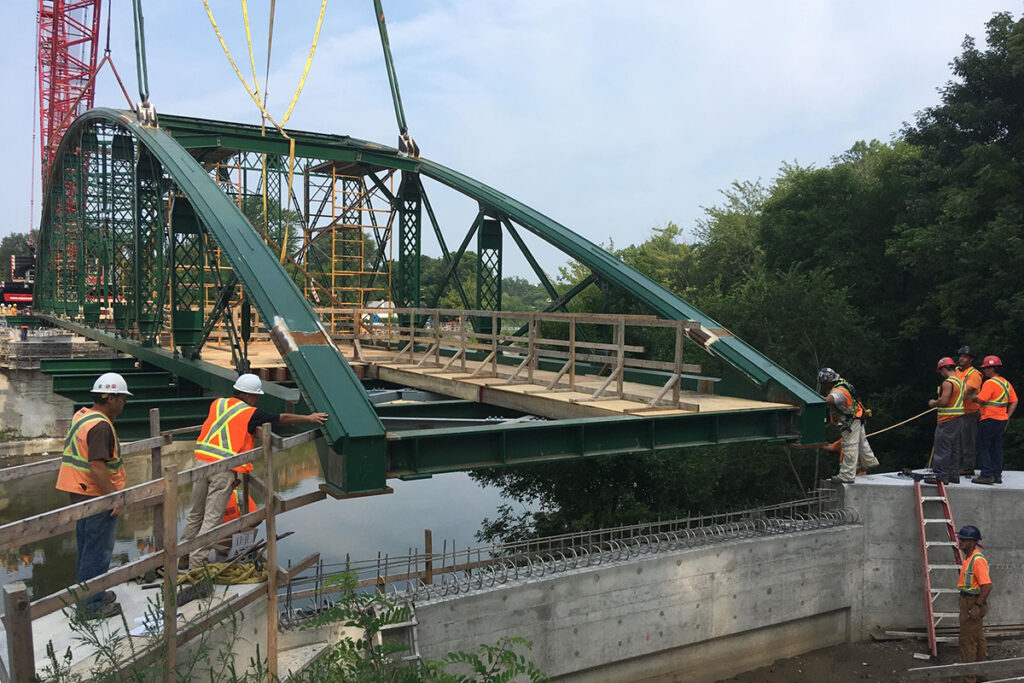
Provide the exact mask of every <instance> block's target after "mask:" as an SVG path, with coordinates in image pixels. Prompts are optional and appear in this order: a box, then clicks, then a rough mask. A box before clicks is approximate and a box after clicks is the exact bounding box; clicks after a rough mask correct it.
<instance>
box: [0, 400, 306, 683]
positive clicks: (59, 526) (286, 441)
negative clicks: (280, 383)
mask: <svg viewBox="0 0 1024 683" xmlns="http://www.w3.org/2000/svg"><path fill="white" fill-rule="evenodd" d="M159 424H160V416H159V412H158V411H157V410H156V409H154V410H153V411H152V412H151V413H150V429H151V433H153V432H155V434H154V435H153V436H151V437H150V438H148V439H142V440H140V441H135V442H130V443H125V444H122V445H121V454H122V455H125V454H129V453H139V452H143V451H145V450H149V451H150V452H151V457H152V461H153V464H154V466H155V467H157V466H159V465H160V462H161V460H160V459H161V453H160V449H161V448H162V447H163V446H166V445H169V444H170V443H171V435H170V432H171V431H173V432H174V433H183V430H181V429H178V430H169V431H166V432H160V431H159ZM198 430H199V427H198V426H197V427H194V428H192V429H191V431H198ZM317 438H320V431H319V430H311V431H308V432H304V433H302V434H298V435H295V436H291V437H286V438H281V437H278V436H276V435H273V434H271V432H270V425H269V424H266V425H263V432H262V443H261V445H260V446H259V447H258V448H254V449H253V450H251V451H246V452H244V453H239V454H238V455H235V456H233V457H231V458H226V459H224V460H220V461H218V462H215V463H207V464H201V465H199V466H198V467H193V468H192V469H188V470H184V471H181V472H179V471H178V466H177V465H167V466H166V467H163V468H162V469H160V468H157V469H154V470H153V471H154V472H155V473H157V472H159V473H160V475H161V476H159V477H158V478H155V479H153V480H150V481H148V482H144V483H142V484H138V485H135V486H131V487H128V488H125V489H122V490H121V491H117V492H116V493H111V494H108V495H105V496H98V497H96V498H93V499H91V500H87V501H83V502H81V503H75V504H74V505H68V506H66V507H62V508H58V509H56V510H52V511H50V512H45V513H43V514H40V515H35V516H34V517H29V518H26V519H22V520H18V521H16V522H11V523H9V524H5V525H3V526H0V550H8V549H11V548H16V547H18V546H21V545H24V544H26V543H32V542H35V541H39V540H42V539H45V538H51V537H53V536H57V535H59V534H63V533H66V532H68V531H71V530H72V529H74V528H75V525H76V523H77V521H78V520H80V519H83V518H85V517H89V516H92V515H95V514H97V513H99V512H103V511H110V510H113V509H114V508H122V514H123V513H125V512H132V511H135V510H141V509H147V508H154V514H155V515H159V517H160V522H161V523H160V525H159V526H158V525H156V524H154V535H156V532H157V530H158V529H159V530H160V532H161V535H162V538H161V539H157V540H158V545H156V551H155V552H152V553H148V554H146V555H143V556H141V557H139V558H137V559H136V560H133V561H132V562H129V563H127V564H124V565H121V566H120V567H116V568H114V569H111V570H110V571H108V572H107V573H105V574H102V575H100V576H97V577H95V578H94V579H91V580H90V581H88V583H87V584H86V583H80V584H76V585H73V586H69V587H68V588H66V589H64V590H61V591H58V592H56V593H54V594H52V595H47V596H44V597H40V598H38V599H36V600H34V601H29V599H28V592H27V588H25V585H24V583H22V582H15V583H11V584H7V585H5V586H4V600H5V616H4V617H3V620H4V625H5V628H6V630H7V633H8V662H7V665H8V670H9V671H10V672H11V673H12V675H13V676H14V677H13V678H12V679H11V680H29V677H31V675H34V672H35V658H34V657H35V655H34V652H33V649H32V622H33V620H35V619H40V618H42V617H44V616H46V615H47V614H51V613H53V612H56V611H58V610H60V609H63V608H65V607H72V606H73V605H74V603H76V602H78V601H80V600H82V599H84V598H87V597H89V596H92V595H96V594H98V593H101V592H103V591H105V590H107V589H109V588H111V587H113V586H116V585H118V584H121V583H124V582H125V581H128V580H130V579H132V578H135V577H137V576H141V575H143V574H145V573H146V572H148V571H150V570H153V569H156V568H157V567H163V569H164V583H163V599H162V602H163V605H162V608H163V621H164V623H163V636H162V638H163V640H162V641H161V642H155V643H153V644H152V645H151V646H150V647H148V648H146V649H145V650H144V651H143V652H142V653H140V655H139V657H138V658H137V659H136V661H135V663H136V664H138V663H140V662H143V661H149V659H151V655H152V654H153V653H155V652H157V651H158V650H159V649H160V646H161V645H162V644H166V657H167V666H166V667H165V669H164V672H165V673H164V680H168V681H169V680H176V679H174V678H173V673H174V663H175V658H176V653H177V648H178V646H180V645H181V644H184V643H185V642H187V641H188V640H190V639H192V638H194V637H195V636H196V635H198V634H199V633H201V631H202V629H197V628H195V625H190V626H188V627H186V628H185V629H183V630H182V632H180V633H179V632H178V626H177V621H176V619H175V617H176V614H177V605H176V592H177V567H178V560H179V558H181V557H187V556H188V554H189V553H191V552H193V551H194V550H198V549H202V548H205V547H210V546H212V545H213V544H214V543H215V542H216V541H217V540H219V539H221V538H223V537H224V536H227V535H230V534H232V533H234V532H236V531H239V530H242V529H246V528H252V527H255V526H257V525H259V524H260V523H261V522H265V523H266V525H267V560H268V563H267V565H268V567H269V568H271V570H272V571H269V572H268V581H267V583H266V584H264V585H263V586H262V587H261V589H260V590H256V591H254V592H253V593H252V594H247V595H246V596H245V597H246V600H245V603H244V604H249V603H250V602H252V601H253V600H256V599H258V598H261V597H264V598H266V599H267V627H268V630H267V634H268V635H267V649H266V650H265V652H266V654H267V659H268V667H270V670H271V671H273V672H276V671H277V585H278V581H279V579H280V580H281V582H287V581H290V580H291V577H292V576H293V575H294V574H295V573H296V572H295V571H294V570H293V571H290V572H285V571H284V570H282V569H281V568H280V567H278V566H277V545H276V541H277V537H276V516H277V515H278V514H280V513H282V512H284V511H286V510H294V509H295V508H297V507H301V506H302V505H308V504H310V503H313V502H316V501H319V500H323V499H324V498H325V494H324V493H322V492H319V491H317V492H314V493H311V494H307V495H304V496H300V497H299V498H296V499H289V500H284V499H282V498H281V497H280V496H278V495H277V494H276V493H275V489H274V483H273V479H274V472H273V462H274V455H275V454H276V453H279V452H280V451H283V450H287V449H290V448H293V447H295V446H298V445H300V444H303V443H307V442H310V441H314V440H316V439H317ZM257 457H259V458H261V459H262V461H263V464H264V477H265V480H264V481H262V482H261V483H260V486H261V488H262V489H263V490H264V491H265V492H266V500H267V504H266V505H265V506H264V507H263V508H260V509H259V510H256V511H255V512H251V513H248V514H245V515H242V516H241V517H239V518H237V519H234V520H232V521H230V522H228V523H226V524H221V525H219V526H217V527H214V528H213V529H211V530H209V531H207V532H206V533H203V534H199V535H197V536H196V537H195V538H193V539H191V540H190V541H187V542H184V543H179V542H178V519H177V509H178V507H177V497H178V491H179V489H180V488H181V487H182V486H186V485H188V484H192V483H194V482H196V481H199V480H201V479H207V478H209V477H211V476H213V475H214V474H218V473H220V472H226V471H228V470H230V469H232V468H234V467H238V466H240V465H243V464H245V463H247V462H249V461H250V460H252V459H254V458H257ZM59 460H60V459H59V458H57V459H56V461H57V463H56V467H53V469H54V470H56V469H57V468H59V466H60V462H59ZM50 463H52V461H49V460H48V461H43V462H42V463H33V465H32V466H24V467H30V468H33V469H31V470H22V471H23V472H24V474H22V476H28V475H29V474H37V473H39V472H40V471H43V472H45V471H49V470H48V469H39V468H38V467H36V466H39V465H43V464H46V465H47V467H52V465H51V464H50ZM11 469H22V468H11ZM16 478H17V477H16V476H11V477H8V478H7V481H10V480H12V479H16ZM300 499H301V500H300ZM273 569H276V571H273ZM231 604H232V605H233V609H241V607H242V606H244V605H243V604H241V603H237V604H236V603H235V602H232V603H231ZM231 609H232V608H229V609H223V610H218V611H217V614H219V617H218V618H216V619H206V620H204V628H209V627H210V626H212V625H213V624H215V623H216V622H218V621H220V620H221V619H223V618H225V617H227V616H228V615H229V614H230V613H231ZM15 672H31V673H30V674H29V677H21V676H20V675H19V674H17V673H15Z"/></svg>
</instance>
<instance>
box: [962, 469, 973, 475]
mask: <svg viewBox="0 0 1024 683" xmlns="http://www.w3.org/2000/svg"><path fill="white" fill-rule="evenodd" d="M960 474H963V475H965V476H968V477H973V476H974V470H967V469H963V470H960Z"/></svg>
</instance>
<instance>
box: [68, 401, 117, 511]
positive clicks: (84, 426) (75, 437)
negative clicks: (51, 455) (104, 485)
mask: <svg viewBox="0 0 1024 683" xmlns="http://www.w3.org/2000/svg"><path fill="white" fill-rule="evenodd" d="M100 422H106V423H107V424H108V425H110V432H111V435H112V436H113V438H114V450H113V453H112V454H111V455H112V456H113V457H111V459H110V460H105V461H103V463H104V466H105V467H106V470H107V474H108V475H110V482H111V484H113V485H114V489H115V490H118V491H120V490H121V489H123V488H124V487H125V483H126V482H127V476H126V474H125V471H124V462H123V461H122V460H121V446H120V442H119V441H118V439H117V431H116V430H115V429H114V425H113V423H111V421H110V419H109V418H108V417H107V416H106V415H104V414H103V413H101V412H99V411H98V410H93V409H91V408H82V409H81V410H79V411H78V412H77V413H75V416H74V417H73V418H72V419H71V428H70V429H68V435H67V438H65V439H64V450H63V451H62V452H61V458H60V470H59V471H58V473H57V484H56V488H57V489H58V490H60V491H68V492H70V493H78V494H82V495H87V496H102V495H103V493H104V491H103V490H102V489H101V488H100V487H99V485H98V484H97V483H96V480H95V479H94V478H93V474H92V468H91V467H89V442H88V437H89V432H90V431H91V430H92V428H93V427H94V426H95V425H97V424H99V423H100Z"/></svg>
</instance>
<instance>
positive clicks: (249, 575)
mask: <svg viewBox="0 0 1024 683" xmlns="http://www.w3.org/2000/svg"><path fill="white" fill-rule="evenodd" d="M206 580H210V581H213V583H219V584H225V585H236V584H243V583H263V582H264V581H266V580H267V567H266V565H263V566H262V567H261V568H259V569H257V568H256V563H255V562H246V563H243V562H237V563H235V564H231V563H229V562H211V563H209V564H206V565H203V566H202V567H198V568H196V569H190V570H189V571H188V572H186V573H184V574H178V585H179V586H180V585H181V584H183V583H192V584H197V583H200V582H202V581H206Z"/></svg>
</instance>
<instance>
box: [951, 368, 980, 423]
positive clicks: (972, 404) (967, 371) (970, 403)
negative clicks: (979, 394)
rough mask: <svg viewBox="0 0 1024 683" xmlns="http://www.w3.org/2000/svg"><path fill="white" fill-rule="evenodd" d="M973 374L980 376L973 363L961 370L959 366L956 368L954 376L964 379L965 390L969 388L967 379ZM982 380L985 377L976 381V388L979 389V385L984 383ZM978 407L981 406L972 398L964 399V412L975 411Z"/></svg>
mask: <svg viewBox="0 0 1024 683" xmlns="http://www.w3.org/2000/svg"><path fill="white" fill-rule="evenodd" d="M975 375H977V376H979V377H981V370H979V369H978V368H976V367H974V366H973V365H968V366H967V367H966V368H964V369H963V370H961V369H960V368H957V369H956V376H957V377H959V378H960V379H962V380H963V381H964V392H966V391H967V390H968V389H970V388H971V383H970V381H969V380H970V378H971V377H974V376H975ZM984 381H985V379H984V378H982V379H981V380H980V381H979V382H978V389H979V390H980V389H981V385H982V383H984ZM980 409H981V406H979V405H978V402H977V401H976V400H974V399H973V398H968V399H964V412H965V413H976V412H978V410H980Z"/></svg>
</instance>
